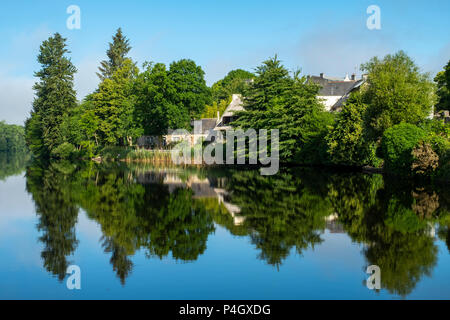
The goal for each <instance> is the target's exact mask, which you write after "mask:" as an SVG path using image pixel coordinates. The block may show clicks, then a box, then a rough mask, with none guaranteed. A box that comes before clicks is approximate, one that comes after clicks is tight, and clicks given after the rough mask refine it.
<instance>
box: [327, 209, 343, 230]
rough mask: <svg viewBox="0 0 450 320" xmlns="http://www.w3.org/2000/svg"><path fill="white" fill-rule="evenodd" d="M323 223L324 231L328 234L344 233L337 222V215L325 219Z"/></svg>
mask: <svg viewBox="0 0 450 320" xmlns="http://www.w3.org/2000/svg"><path fill="white" fill-rule="evenodd" d="M325 221H326V229H327V230H328V231H330V233H345V230H344V227H343V226H342V224H341V223H340V222H339V216H338V214H337V213H335V214H332V215H331V216H328V217H326V218H325Z"/></svg>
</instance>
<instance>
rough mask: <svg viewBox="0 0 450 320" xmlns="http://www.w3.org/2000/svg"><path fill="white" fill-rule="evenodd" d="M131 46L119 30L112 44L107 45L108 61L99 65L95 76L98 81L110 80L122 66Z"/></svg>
mask: <svg viewBox="0 0 450 320" xmlns="http://www.w3.org/2000/svg"><path fill="white" fill-rule="evenodd" d="M130 50H131V46H130V42H129V40H128V39H127V38H126V37H125V36H124V35H123V34H122V29H121V28H119V29H118V30H117V32H116V35H115V36H113V42H112V43H109V49H108V51H107V52H106V55H107V56H108V60H104V61H102V62H101V63H100V67H99V68H98V70H99V71H100V72H98V73H97V76H98V77H99V78H100V80H102V81H103V80H105V79H110V78H111V77H112V76H113V74H114V72H116V71H117V69H120V68H121V67H122V66H123V63H124V61H125V60H126V59H127V54H128V52H130Z"/></svg>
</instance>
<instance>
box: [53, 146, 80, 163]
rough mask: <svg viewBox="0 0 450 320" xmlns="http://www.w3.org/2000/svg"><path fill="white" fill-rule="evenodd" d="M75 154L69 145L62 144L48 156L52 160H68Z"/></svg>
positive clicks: (74, 149) (75, 150) (72, 147)
mask: <svg viewBox="0 0 450 320" xmlns="http://www.w3.org/2000/svg"><path fill="white" fill-rule="evenodd" d="M76 152H77V149H76V148H75V147H74V146H73V145H72V144H70V143H68V142H64V143H63V144H61V145H59V146H58V147H56V148H55V149H53V150H52V152H51V154H50V156H51V157H52V158H53V159H70V158H72V156H73V155H74V154H75V153H76Z"/></svg>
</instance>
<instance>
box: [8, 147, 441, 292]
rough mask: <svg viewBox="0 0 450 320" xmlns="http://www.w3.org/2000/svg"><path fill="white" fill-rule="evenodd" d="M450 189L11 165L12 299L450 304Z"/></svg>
mask: <svg viewBox="0 0 450 320" xmlns="http://www.w3.org/2000/svg"><path fill="white" fill-rule="evenodd" d="M447 187H448V186H447ZM448 189H449V188H446V186H429V185H421V184H413V183H408V182H405V181H400V179H389V178H383V177H382V176H380V175H363V174H355V173H336V172H332V171H324V170H311V169H284V170H282V171H281V172H280V173H279V174H278V175H276V176H273V177H262V176H260V174H259V172H258V171H256V170H254V171H237V170H229V169H228V170H223V169H221V170H218V169H214V170H213V169H209V170H206V169H181V168H154V167H151V166H128V167H127V166H124V165H108V166H107V165H101V166H99V165H93V164H90V165H85V166H79V165H73V164H68V163H54V164H52V165H51V166H49V167H45V168H44V167H40V166H37V165H28V166H27V167H25V162H24V161H23V157H6V156H4V155H3V156H0V261H1V262H0V299H348V298H349V299H350V298H351V299H431V298H444V299H449V298H450V254H449V246H450V232H449V230H450V229H449V227H450V214H449V211H450V210H449V208H450V195H449V190H448ZM70 265H78V266H79V267H80V268H81V272H82V277H81V278H82V281H81V282H82V288H81V290H79V291H70V290H68V289H67V286H66V281H67V278H68V275H67V274H66V270H67V267H68V266H70ZM370 265H378V266H379V267H380V268H381V287H382V288H381V290H379V291H372V290H369V289H367V287H366V279H367V278H368V276H369V275H367V274H366V273H365V271H366V268H367V267H368V266H370Z"/></svg>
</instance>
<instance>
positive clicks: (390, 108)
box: [361, 51, 436, 140]
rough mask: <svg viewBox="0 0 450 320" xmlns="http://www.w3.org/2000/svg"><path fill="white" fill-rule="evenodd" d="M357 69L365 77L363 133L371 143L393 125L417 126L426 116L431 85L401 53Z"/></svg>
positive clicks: (430, 101)
mask: <svg viewBox="0 0 450 320" xmlns="http://www.w3.org/2000/svg"><path fill="white" fill-rule="evenodd" d="M361 69H362V70H363V71H365V72H367V73H368V83H367V86H365V90H363V100H364V103H366V104H367V105H368V108H367V118H366V130H367V131H368V134H369V136H370V137H371V138H372V139H373V140H377V139H378V138H380V137H381V136H382V135H383V132H384V131H385V130H386V129H388V128H390V127H392V126H394V125H396V124H399V123H401V122H406V123H412V124H418V123H420V122H421V121H423V120H424V119H426V118H427V117H428V116H429V115H430V113H431V108H432V106H433V105H434V104H435V101H436V97H435V94H434V84H433V83H432V81H431V80H430V76H429V74H423V73H420V69H419V67H418V66H417V65H416V64H415V63H414V61H413V60H412V59H411V58H410V57H408V56H407V55H406V54H405V53H404V52H403V51H400V52H398V53H396V54H394V55H387V56H386V57H384V59H382V60H379V59H378V58H377V57H375V58H373V59H372V60H370V61H369V62H368V63H366V64H363V65H362V67H361Z"/></svg>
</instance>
